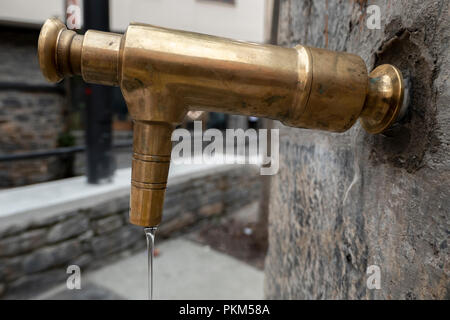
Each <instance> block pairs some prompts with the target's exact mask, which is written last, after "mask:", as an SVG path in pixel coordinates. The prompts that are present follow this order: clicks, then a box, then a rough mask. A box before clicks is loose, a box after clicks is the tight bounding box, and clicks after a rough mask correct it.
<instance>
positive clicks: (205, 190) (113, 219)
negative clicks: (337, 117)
mask: <svg viewBox="0 0 450 320" xmlns="http://www.w3.org/2000/svg"><path fill="white" fill-rule="evenodd" d="M260 188H261V180H260V176H259V170H258V169H257V168H255V167H254V166H245V167H244V166H235V167H228V168H222V169H216V170H213V171H208V172H206V173H202V172H199V173H196V174H194V175H191V176H189V177H184V178H183V177H181V178H177V181H172V182H171V181H169V186H168V188H167V191H166V198H165V203H164V215H163V223H162V224H161V227H160V229H159V230H158V233H157V238H158V239H161V238H164V237H168V236H171V235H173V234H174V233H176V232H179V231H181V230H183V228H186V227H188V226H189V225H192V224H194V223H195V222H198V221H199V220H201V219H206V218H210V217H216V216H218V215H222V214H227V213H232V212H234V211H236V210H238V209H240V208H242V207H244V206H245V205H247V204H248V203H249V202H250V200H249V199H253V200H255V199H258V197H259V194H260ZM128 207H129V195H127V196H122V197H118V198H113V199H111V200H110V201H107V202H104V203H100V204H98V205H95V206H91V207H81V208H80V209H77V210H75V211H70V212H61V213H58V214H55V215H53V216H51V217H49V218H45V219H41V220H33V218H32V216H31V217H30V220H29V222H28V223H24V224H21V225H14V226H11V227H8V228H7V229H2V228H1V226H0V297H2V296H3V297H4V298H7V299H11V298H28V297H32V296H33V295H35V294H37V293H40V292H42V291H43V290H45V289H47V288H49V287H50V286H52V285H55V284H58V285H60V284H64V282H65V281H66V279H67V277H68V275H67V273H66V269H67V267H68V266H69V265H73V264H75V265H78V266H79V267H80V268H81V270H82V271H85V270H86V269H91V268H96V267H99V266H102V265H105V264H107V263H108V262H109V261H113V260H117V259H120V258H121V257H124V256H126V255H129V254H130V253H132V252H134V251H136V250H141V249H143V248H144V247H145V243H146V242H145V236H144V233H143V229H142V228H140V227H136V226H133V225H131V224H130V223H128Z"/></svg>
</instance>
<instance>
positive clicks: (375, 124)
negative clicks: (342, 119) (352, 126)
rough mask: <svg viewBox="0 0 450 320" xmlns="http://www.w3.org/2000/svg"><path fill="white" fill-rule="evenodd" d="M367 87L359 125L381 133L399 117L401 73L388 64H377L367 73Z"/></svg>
mask: <svg viewBox="0 0 450 320" xmlns="http://www.w3.org/2000/svg"><path fill="white" fill-rule="evenodd" d="M369 88H370V90H369V94H368V95H367V100H366V106H365V107H364V111H363V113H362V114H361V120H360V121H361V125H362V126H363V128H364V129H366V131H367V132H370V133H373V134H377V133H382V132H383V131H385V130H386V129H388V128H389V127H390V126H392V124H393V123H394V122H395V121H396V120H397V119H398V118H399V114H400V111H401V110H402V104H403V101H404V84H403V77H402V73H401V72H400V70H398V69H397V68H396V67H394V66H392V65H389V64H384V65H381V66H378V67H377V68H375V69H374V70H373V71H372V72H371V73H370V75H369Z"/></svg>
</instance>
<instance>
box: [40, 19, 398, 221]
mask: <svg viewBox="0 0 450 320" xmlns="http://www.w3.org/2000/svg"><path fill="white" fill-rule="evenodd" d="M39 62H40V64H41V69H42V72H43V73H44V75H45V76H46V78H47V79H48V80H49V81H52V82H57V81H60V80H61V79H62V78H63V77H64V76H71V75H74V74H81V75H82V77H83V79H84V80H85V81H86V82H90V83H100V84H106V85H119V86H120V88H121V90H122V93H123V96H124V98H125V101H126V103H127V106H128V109H129V112H130V115H131V117H132V118H133V119H134V143H133V149H134V152H133V161H132V182H131V201H130V221H131V222H132V223H134V224H137V225H142V226H155V225H158V224H159V223H160V221H161V217H162V210H163V202H164V191H165V189H166V184H167V176H168V172H169V165H170V153H171V147H172V144H171V140H170V136H171V133H172V131H173V129H174V127H175V126H176V125H177V124H179V123H180V122H181V121H183V118H184V117H185V116H186V114H187V112H189V111H216V112H227V113H232V114H241V115H248V116H250V115H251V116H258V117H266V118H271V119H276V120H280V121H281V122H283V123H284V124H286V125H289V126H293V127H299V128H310V129H321V130H328V131H335V132H342V131H345V130H347V129H349V128H350V127H351V126H352V125H353V124H354V123H355V122H356V120H357V119H358V118H360V117H362V120H361V122H362V124H363V126H364V127H365V128H366V129H367V130H368V131H369V132H373V133H378V132H382V131H383V130H385V129H386V128H387V127H388V126H390V125H391V124H392V122H393V121H395V120H396V117H397V115H398V113H399V111H398V110H399V109H400V106H401V102H402V99H403V91H402V89H399V88H402V78H401V74H400V72H399V71H398V70H397V69H396V68H394V67H391V66H387V67H383V66H382V67H379V68H377V69H376V70H374V71H373V72H372V73H371V75H370V78H369V76H368V75H367V69H366V66H365V64H364V61H363V60H362V59H361V58H360V57H359V56H357V55H354V54H349V53H344V52H333V51H329V50H323V49H316V48H309V47H305V46H297V47H295V48H283V47H278V46H272V45H261V44H255V43H248V42H240V41H234V40H230V39H224V38H219V37H213V36H208V35H203V34H198V33H191V32H184V31H176V30H170V29H165V28H159V27H155V26H151V25H144V24H131V25H130V26H129V27H128V29H127V31H126V33H125V34H124V35H120V34H115V33H108V32H99V31H94V30H89V31H88V32H86V34H85V35H84V36H79V35H74V33H73V32H72V31H70V30H67V29H66V28H65V27H64V25H62V23H61V22H58V21H57V20H55V19H49V20H47V22H46V23H45V24H44V26H43V28H42V31H41V35H40V38H39ZM399 90H400V91H401V92H402V93H401V94H400V95H399Z"/></svg>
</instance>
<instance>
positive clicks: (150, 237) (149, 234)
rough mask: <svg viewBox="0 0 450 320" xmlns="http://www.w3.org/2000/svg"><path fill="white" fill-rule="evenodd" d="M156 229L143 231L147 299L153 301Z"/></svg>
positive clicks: (149, 228)
mask: <svg viewBox="0 0 450 320" xmlns="http://www.w3.org/2000/svg"><path fill="white" fill-rule="evenodd" d="M157 229H158V227H148V228H145V229H144V232H145V237H146V238H147V257H148V258H147V260H148V267H147V268H148V269H147V270H148V299H149V300H153V256H154V251H155V233H156V230H157Z"/></svg>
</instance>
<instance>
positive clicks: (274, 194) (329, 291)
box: [265, 0, 450, 299]
mask: <svg viewBox="0 0 450 320" xmlns="http://www.w3.org/2000/svg"><path fill="white" fill-rule="evenodd" d="M372 4H375V5H378V6H379V7H380V9H381V29H380V30H371V29H369V28H367V26H366V21H367V18H368V16H367V14H366V9H367V7H368V6H369V5H372ZM280 14H281V15H280V24H279V38H278V41H279V44H281V45H285V46H293V45H296V44H299V43H300V44H305V45H310V46H315V47H321V48H328V49H331V50H339V51H348V52H352V53H356V54H358V55H360V56H361V57H362V58H363V59H364V60H365V62H366V64H367V66H368V69H369V70H372V69H373V68H374V67H375V66H377V65H379V64H383V63H392V64H394V65H396V66H398V67H399V68H400V69H401V70H402V72H403V73H404V74H405V75H407V76H409V77H410V79H411V90H412V92H411V104H410V112H409V114H408V116H407V118H406V119H405V121H404V123H403V125H402V127H401V130H399V132H397V133H396V135H394V136H392V137H386V136H382V135H377V136H372V135H369V134H367V133H366V132H365V131H364V130H363V129H362V128H361V127H360V125H359V124H357V125H355V126H354V127H353V128H352V129H351V130H349V131H348V132H346V133H344V134H334V133H327V132H320V131H311V130H302V129H292V128H287V127H283V126H281V125H278V127H279V128H280V171H279V174H278V175H277V176H275V177H274V179H273V181H272V187H271V199H270V218H269V251H268V256H267V260H266V270H265V273H266V283H265V286H266V289H265V290H266V296H267V298H273V299H428V298H431V299H435V298H439V299H444V298H446V299H449V298H450V290H449V273H450V270H449V259H448V236H449V233H450V231H449V213H450V154H449V153H450V147H449V143H450V135H449V130H450V108H449V95H450V89H449V84H448V79H449V72H450V71H449V70H450V68H449V66H450V65H449V64H450V63H449V62H450V61H449V60H450V50H449V35H450V33H449V29H450V21H449V20H450V19H449V1H448V0H442V1H429V0H427V1H423V0H420V1H412V0H407V1H406V0H403V1H401V0H398V1H393V0H380V1H365V0H358V1H349V0H340V1H334V0H329V1H327V0H314V1H312V0H284V1H281V8H280ZM370 265H377V266H379V267H380V270H381V289H379V290H377V289H368V288H367V286H366V281H367V278H368V275H366V270H367V268H368V266H370Z"/></svg>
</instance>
